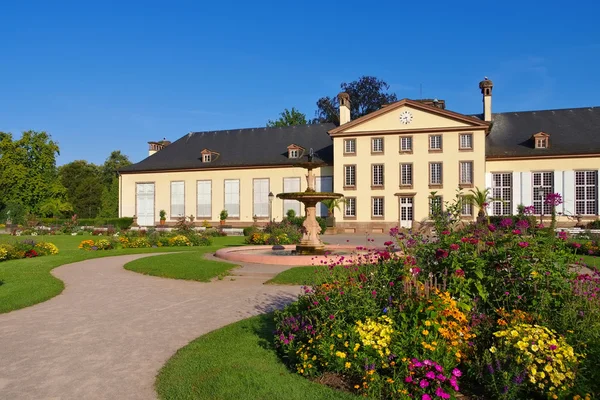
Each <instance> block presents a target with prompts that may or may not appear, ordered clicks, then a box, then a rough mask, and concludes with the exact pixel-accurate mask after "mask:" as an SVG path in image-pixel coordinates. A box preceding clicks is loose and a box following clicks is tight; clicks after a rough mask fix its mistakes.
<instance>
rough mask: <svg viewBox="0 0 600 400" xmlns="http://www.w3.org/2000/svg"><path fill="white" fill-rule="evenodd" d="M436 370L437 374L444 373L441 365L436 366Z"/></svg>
mask: <svg viewBox="0 0 600 400" xmlns="http://www.w3.org/2000/svg"><path fill="white" fill-rule="evenodd" d="M435 370H436V371H437V372H444V367H442V366H441V365H440V364H435Z"/></svg>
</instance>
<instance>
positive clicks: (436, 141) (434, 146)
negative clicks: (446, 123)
mask: <svg viewBox="0 0 600 400" xmlns="http://www.w3.org/2000/svg"><path fill="white" fill-rule="evenodd" d="M429 150H436V151H437V150H442V135H431V136H429Z"/></svg>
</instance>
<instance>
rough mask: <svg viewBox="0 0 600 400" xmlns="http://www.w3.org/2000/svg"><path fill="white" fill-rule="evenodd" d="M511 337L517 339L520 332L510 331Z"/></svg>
mask: <svg viewBox="0 0 600 400" xmlns="http://www.w3.org/2000/svg"><path fill="white" fill-rule="evenodd" d="M510 335H511V336H512V337H517V336H519V332H518V331H516V330H514V329H513V330H512V331H510Z"/></svg>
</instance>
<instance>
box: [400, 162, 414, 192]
mask: <svg viewBox="0 0 600 400" xmlns="http://www.w3.org/2000/svg"><path fill="white" fill-rule="evenodd" d="M404 166H407V167H409V168H410V175H409V176H410V183H404V176H405V175H404V170H403V168H402V167H404ZM413 176H414V166H413V163H400V188H401V189H412V187H413V184H414V179H413Z"/></svg>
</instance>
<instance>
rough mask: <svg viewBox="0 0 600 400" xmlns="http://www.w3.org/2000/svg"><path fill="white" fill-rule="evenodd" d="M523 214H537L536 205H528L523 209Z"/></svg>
mask: <svg viewBox="0 0 600 400" xmlns="http://www.w3.org/2000/svg"><path fill="white" fill-rule="evenodd" d="M523 214H525V215H533V214H535V207H534V206H527V207H525V208H524V209H523Z"/></svg>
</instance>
